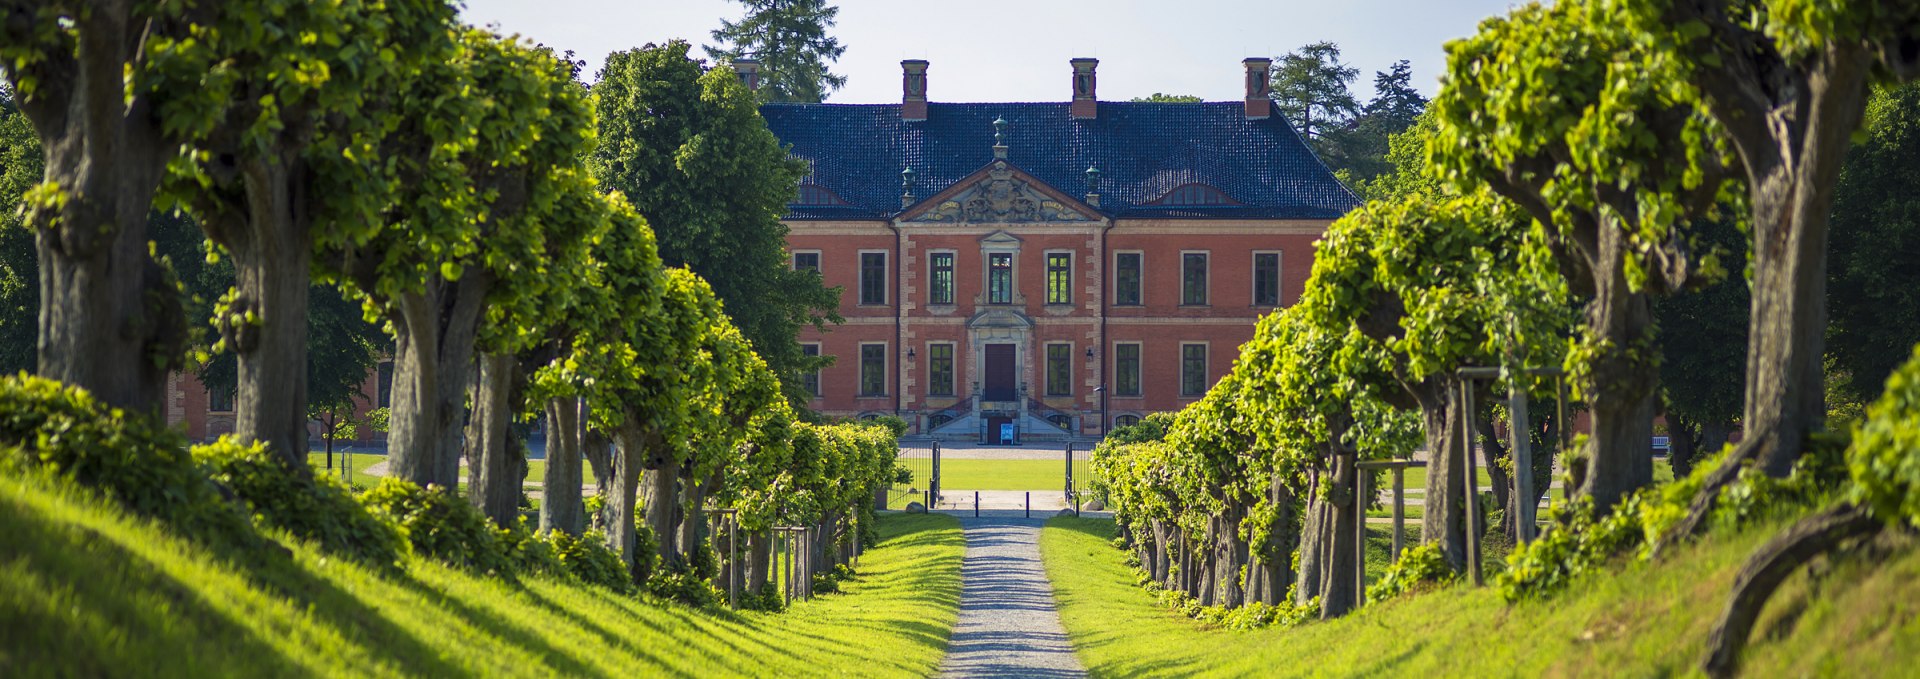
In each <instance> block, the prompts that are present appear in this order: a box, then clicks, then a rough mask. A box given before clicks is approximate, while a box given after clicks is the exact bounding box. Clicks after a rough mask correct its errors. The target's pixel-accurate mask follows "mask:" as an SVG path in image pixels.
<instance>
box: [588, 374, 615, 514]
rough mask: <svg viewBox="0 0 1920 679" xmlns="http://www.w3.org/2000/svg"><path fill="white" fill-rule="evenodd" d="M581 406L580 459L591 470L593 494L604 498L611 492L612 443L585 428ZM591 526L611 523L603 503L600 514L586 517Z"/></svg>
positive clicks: (602, 435) (597, 431) (605, 437)
mask: <svg viewBox="0 0 1920 679" xmlns="http://www.w3.org/2000/svg"><path fill="white" fill-rule="evenodd" d="M588 407H589V406H587V405H585V404H583V405H582V406H581V413H580V428H581V434H580V457H581V458H583V459H585V460H586V461H587V467H588V468H589V469H592V470H593V483H594V494H595V495H597V496H599V497H602V498H605V497H608V496H609V494H610V493H612V492H613V486H614V480H613V442H612V441H611V440H609V439H608V438H607V436H606V435H605V434H602V433H600V431H599V430H596V429H593V428H590V427H588V426H587V424H586V422H587V413H586V409H587V408H588ZM588 518H589V519H590V520H592V521H593V525H595V526H599V527H601V529H602V530H605V527H606V526H607V525H609V524H611V523H612V521H613V519H612V514H610V513H608V510H607V505H606V503H605V502H602V503H601V504H600V512H599V513H598V514H595V515H594V516H591V517H588Z"/></svg>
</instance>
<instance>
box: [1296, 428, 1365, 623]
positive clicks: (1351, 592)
mask: <svg viewBox="0 0 1920 679" xmlns="http://www.w3.org/2000/svg"><path fill="white" fill-rule="evenodd" d="M1336 438H1337V436H1336ZM1326 445H1327V448H1328V462H1327V464H1328V467H1329V468H1328V470H1327V472H1326V473H1327V474H1328V475H1329V476H1330V477H1331V481H1332V484H1331V485H1330V487H1327V488H1325V489H1324V490H1323V489H1322V488H1321V485H1322V484H1318V483H1316V484H1315V489H1314V492H1313V497H1312V499H1310V500H1309V501H1308V504H1307V530H1306V531H1305V532H1304V533H1303V534H1302V535H1301V536H1300V574H1299V576H1298V578H1297V582H1298V583H1299V586H1298V588H1297V589H1296V590H1295V593H1294V600H1295V602H1296V603H1304V602H1305V601H1306V600H1307V599H1311V598H1313V597H1315V596H1318V597H1320V617H1321V619H1323V620H1324V619H1331V618H1336V617H1339V616H1341V615H1345V614H1346V612H1347V611H1350V610H1352V609H1353V607H1354V606H1355V605H1356V604H1357V603H1358V597H1359V594H1360V593H1359V591H1358V589H1357V583H1355V582H1354V568H1355V566H1356V565H1357V563H1358V562H1357V561H1356V555H1355V554H1354V548H1355V542H1354V539H1355V535H1354V531H1355V530H1356V529H1357V528H1358V524H1356V523H1354V516H1353V514H1354V511H1353V509H1354V503H1355V502H1356V501H1357V499H1358V498H1356V497H1355V496H1354V491H1355V490H1356V487H1355V485H1354V480H1355V478H1356V474H1357V473H1358V469H1356V468H1355V467H1354V463H1355V462H1356V460H1355V455H1354V451H1353V450H1352V449H1351V448H1348V447H1346V446H1343V445H1340V444H1338V443H1330V444H1326Z"/></svg>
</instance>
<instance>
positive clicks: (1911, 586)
mask: <svg viewBox="0 0 1920 679" xmlns="http://www.w3.org/2000/svg"><path fill="white" fill-rule="evenodd" d="M1782 525H1783V523H1782V522H1775V523H1770V524H1765V525H1761V526H1758V527H1756V528H1754V529H1752V530H1748V531H1745V532H1741V533H1738V534H1735V535H1730V536H1723V537H1716V538H1712V539H1710V540H1708V541H1707V542H1705V543H1703V544H1701V545H1698V546H1693V547H1688V548H1683V550H1682V551H1681V552H1680V553H1677V554H1675V555H1673V556H1672V557H1671V558H1668V559H1665V560H1663V561H1662V562H1661V563H1659V564H1652V565H1637V566H1629V567H1627V568H1626V569H1625V570H1623V571H1620V572H1617V573H1609V574H1602V575H1597V576H1593V577H1590V578H1587V579H1585V580H1582V581H1581V582H1579V583H1576V584H1575V586H1574V587H1573V588H1572V590H1571V591H1569V592H1567V593H1564V594H1562V595H1561V596H1559V597H1557V598H1554V599H1551V600H1548V601H1543V602H1529V603H1523V604H1520V605H1516V606H1508V605H1507V604H1505V603H1503V602H1502V601H1501V600H1500V598H1499V596H1498V595H1497V594H1496V593H1495V592H1493V591H1492V590H1490V589H1472V588H1467V587H1454V588H1450V589H1447V590H1443V591H1438V592H1433V593H1429V594H1425V595H1422V596H1416V597H1411V598H1403V599H1400V600H1396V601H1392V602H1388V603H1386V604H1383V605H1380V606H1374V607H1369V608H1366V609H1362V611H1360V612H1359V613H1357V614H1354V615H1351V616H1349V617H1347V618H1344V619H1340V620H1335V621H1332V622H1326V623H1310V624H1308V625H1305V626H1303V627H1299V628H1295V629H1291V630H1277V629H1269V630H1260V631H1254V632H1236V631H1230V630H1221V629H1208V628H1205V627H1203V626H1201V625H1200V624H1198V623H1195V622H1193V621H1191V620H1188V619H1186V618H1183V617H1179V616H1177V615H1174V614H1172V613H1170V612H1168V611H1167V610H1165V609H1163V608H1160V607H1159V606H1158V605H1156V604H1155V603H1154V602H1153V601H1152V599H1150V598H1149V597H1148V595H1147V594H1146V593H1145V591H1144V590H1141V589H1139V588H1137V587H1135V586H1134V585H1133V584H1132V582H1133V579H1132V576H1131V575H1130V573H1129V572H1128V570H1127V569H1126V568H1125V567H1124V565H1123V563H1122V560H1123V558H1124V555H1123V554H1122V553H1121V552H1120V551H1119V550H1116V549H1114V548H1113V547H1112V546H1111V545H1110V544H1109V543H1110V540H1111V538H1112V535H1113V523H1112V522H1111V521H1109V520H1098V519H1054V520H1053V521H1050V522H1049V523H1048V524H1047V529H1046V531H1045V532H1044V534H1043V535H1042V537H1041V550H1042V554H1043V556H1044V558H1045V561H1046V566H1047V572H1048V574H1049V575H1050V576H1051V577H1052V579H1053V583H1054V596H1055V598H1056V599H1058V600H1059V602H1060V606H1061V617H1062V619H1063V621H1064V622H1065V624H1066V628H1067V633H1068V636H1069V637H1070V638H1071V639H1072V641H1073V644H1074V647H1075V649H1077V650H1078V651H1079V653H1080V657H1081V659H1082V661H1083V662H1085V663H1086V665H1087V667H1088V668H1089V670H1091V671H1092V673H1093V674H1095V675H1097V676H1137V675H1168V674H1178V675H1193V674H1199V675H1223V676H1227V675H1231V676H1249V675H1260V676H1380V675H1395V676H1503V675H1517V676H1664V675H1671V674H1685V673H1687V672H1689V671H1691V668H1692V667H1693V666H1694V663H1695V662H1696V660H1697V659H1698V656H1699V653H1700V649H1701V648H1702V646H1703V644H1704V640H1705V639H1706V635H1707V633H1708V631H1709V630H1710V628H1711V627H1712V625H1713V622H1714V618H1715V616H1717V614H1718V612H1719V610H1720V608H1721V607H1722V606H1723V605H1724V602H1725V596H1726V592H1727V591H1728V588H1729V586H1730V584H1731V582H1732V580H1733V576H1734V573H1735V572H1736V571H1738V570H1739V568H1740V566H1741V564H1742V562H1743V561H1744V560H1745V559H1746V556H1747V554H1748V553H1750V552H1751V551H1752V550H1753V548H1754V547H1756V546H1757V545H1759V544H1760V543H1761V542H1764V541H1765V540H1766V538H1768V537H1769V536H1770V535H1771V534H1772V533H1773V532H1774V531H1776V530H1778V529H1779V528H1780V527H1781V526H1782ZM1809 586H1810V581H1809V579H1808V577H1807V576H1805V575H1796V576H1795V577H1794V578H1793V579H1792V580H1790V581H1789V582H1788V585H1787V586H1786V587H1785V588H1783V589H1782V590H1781V592H1780V593H1779V594H1778V595H1777V596H1776V597H1775V599H1774V600H1773V602H1772V603H1771V604H1770V605H1769V607H1768V612H1767V613H1766V614H1765V616H1764V617H1763V618H1762V620H1761V624H1760V625H1759V626H1758V627H1757V628H1756V632H1755V641H1754V645H1752V646H1750V647H1749V650H1748V653H1747V656H1746V658H1747V661H1746V662H1747V667H1749V668H1753V669H1760V670H1763V671H1761V672H1757V673H1756V674H1764V675H1770V676H1804V675H1816V676H1889V675H1896V676H1897V675H1903V674H1904V675H1911V674H1913V673H1916V672H1920V669H1916V668H1920V550H1917V549H1914V548H1913V547H1912V545H1904V546H1901V547H1899V548H1897V549H1896V550H1895V551H1893V552H1892V553H1891V554H1890V555H1880V556H1871V557H1870V556H1855V557H1850V558H1847V559H1844V560H1840V561H1838V562H1837V563H1836V564H1835V568H1834V570H1833V571H1832V572H1831V573H1830V574H1829V575H1828V576H1826V577H1825V578H1824V579H1823V580H1821V581H1820V582H1818V583H1814V586H1817V587H1819V591H1820V592H1821V593H1822V595H1823V596H1825V597H1827V598H1825V599H1820V600H1811V601H1810V597H1809V591H1810V589H1809Z"/></svg>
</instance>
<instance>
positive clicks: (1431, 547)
mask: <svg viewBox="0 0 1920 679" xmlns="http://www.w3.org/2000/svg"><path fill="white" fill-rule="evenodd" d="M1458 579H1460V578H1459V574H1457V573H1454V572H1453V567H1451V566H1449V565H1447V556H1446V555H1445V554H1442V553H1441V552H1440V545H1438V544H1435V543H1432V542H1428V543H1423V544H1419V545H1414V546H1412V547H1409V548H1407V549H1406V550H1405V551H1402V552H1400V559H1399V560H1398V561H1395V562H1393V563H1392V564H1391V565H1389V566H1387V572H1386V573H1385V574H1383V575H1382V576H1380V581H1379V582H1376V583H1373V584H1372V585H1369V586H1367V601H1370V602H1380V601H1386V600H1388V599H1392V598H1394V597H1397V596H1400V595H1402V594H1406V593H1409V592H1418V591H1423V590H1425V589H1429V588H1433V587H1442V586H1445V585H1448V584H1451V583H1453V582H1454V581H1455V580H1458Z"/></svg>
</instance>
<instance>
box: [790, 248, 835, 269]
mask: <svg viewBox="0 0 1920 679" xmlns="http://www.w3.org/2000/svg"><path fill="white" fill-rule="evenodd" d="M800 255H813V262H814V265H815V269H814V270H815V271H819V272H820V273H821V274H822V275H825V274H826V268H827V267H826V257H825V256H823V255H821V254H820V251H819V250H792V251H789V252H788V253H787V268H788V269H791V270H794V271H799V270H800Z"/></svg>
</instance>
